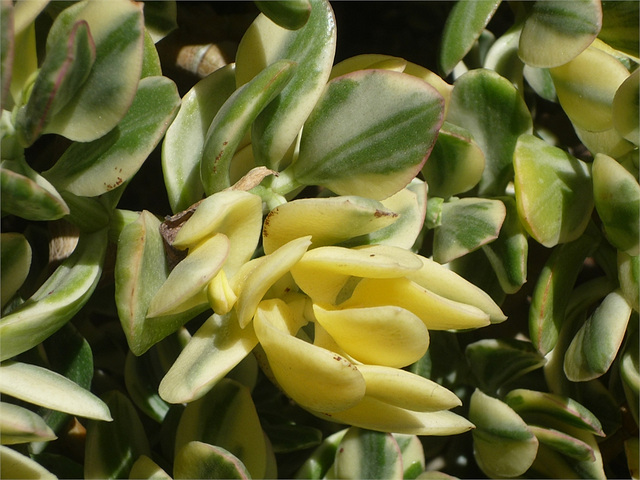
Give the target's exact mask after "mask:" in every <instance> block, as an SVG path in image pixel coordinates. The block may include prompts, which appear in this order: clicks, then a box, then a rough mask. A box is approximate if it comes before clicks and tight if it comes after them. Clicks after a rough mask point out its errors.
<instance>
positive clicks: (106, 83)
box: [43, 0, 144, 142]
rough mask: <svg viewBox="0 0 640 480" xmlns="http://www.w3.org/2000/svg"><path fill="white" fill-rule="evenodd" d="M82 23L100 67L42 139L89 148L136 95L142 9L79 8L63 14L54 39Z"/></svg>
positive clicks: (124, 4)
mask: <svg viewBox="0 0 640 480" xmlns="http://www.w3.org/2000/svg"><path fill="white" fill-rule="evenodd" d="M80 20H84V21H86V22H87V23H88V25H89V30H90V31H91V35H92V36H93V40H94V42H95V46H96V61H95V63H94V65H93V68H92V69H91V73H90V74H89V76H88V78H87V79H86V81H85V82H84V83H83V84H82V86H81V87H80V88H79V89H78V91H77V92H76V94H75V95H74V97H73V99H71V100H70V101H69V102H67V104H66V105H65V106H64V108H62V109H61V110H60V111H59V112H58V113H57V114H56V115H54V116H53V118H52V119H51V121H50V123H49V125H48V126H47V127H46V128H45V129H44V132H43V133H57V134H59V135H62V136H64V137H67V138H69V139H71V140H75V141H79V142H90V141H92V140H95V139H97V138H99V137H101V136H103V135H105V134H106V133H107V132H109V131H110V130H112V129H113V128H114V127H115V126H116V124H118V122H120V120H121V119H122V117H124V115H125V114H126V112H127V110H128V109H129V106H130V105H131V102H132V101H133V98H134V96H135V95H136V90H137V87H138V79H139V78H140V71H141V68H142V57H143V50H144V48H143V43H144V41H143V40H144V25H143V18H142V4H141V3H139V4H136V3H132V2H128V1H125V0H118V1H112V2H108V3H105V2H91V1H86V0H85V1H83V2H79V3H76V4H74V5H72V6H71V7H68V8H66V9H65V10H64V11H63V12H62V13H60V15H59V16H58V18H57V21H56V24H55V25H54V27H55V28H52V29H51V31H50V35H51V36H52V38H56V36H62V35H63V34H62V33H60V32H58V29H59V30H62V31H66V30H69V29H70V28H72V25H73V24H74V23H75V22H77V21H80ZM114 71H117V72H118V75H114V74H113V72H114Z"/></svg>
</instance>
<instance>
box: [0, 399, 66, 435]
mask: <svg viewBox="0 0 640 480" xmlns="http://www.w3.org/2000/svg"><path fill="white" fill-rule="evenodd" d="M56 438H58V437H56V434H55V433H54V431H53V430H51V428H50V427H49V426H48V425H47V424H46V422H45V421H44V419H43V418H42V417H40V416H39V415H37V414H36V413H34V412H32V411H31V410H27V409H26V408H24V407H20V406H18V405H14V404H12V403H6V402H0V443H2V445H13V444H16V443H27V442H46V441H49V440H55V439H56Z"/></svg>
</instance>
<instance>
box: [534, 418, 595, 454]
mask: <svg viewBox="0 0 640 480" xmlns="http://www.w3.org/2000/svg"><path fill="white" fill-rule="evenodd" d="M529 429H530V430H531V431H532V432H533V434H534V435H535V436H536V438H537V439H538V441H539V442H540V443H541V444H543V445H546V446H547V447H549V448H552V449H553V450H556V451H558V452H560V453H561V454H562V455H566V456H568V457H571V458H575V459H576V460H581V461H587V460H590V461H595V455H594V454H593V448H591V446H589V445H588V444H587V443H585V442H583V441H582V440H580V439H578V438H575V437H572V436H571V435H567V434H566V433H564V432H560V431H558V430H554V429H552V428H542V427H536V426H534V425H529Z"/></svg>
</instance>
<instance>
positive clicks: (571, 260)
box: [529, 231, 598, 355]
mask: <svg viewBox="0 0 640 480" xmlns="http://www.w3.org/2000/svg"><path fill="white" fill-rule="evenodd" d="M588 232H589V231H588ZM597 243H598V240H597V236H594V235H592V234H591V233H590V234H585V235H582V236H581V237H579V238H578V239H577V240H574V241H573V242H569V243H565V244H562V245H558V246H556V247H555V249H554V250H553V252H552V253H551V256H550V257H549V259H548V260H547V262H546V263H545V265H544V267H543V268H542V271H541V272H540V275H539V276H538V280H537V282H536V285H535V287H534V290H533V295H532V300H531V308H530V309H529V335H530V336H531V341H532V342H533V344H534V346H535V347H536V348H537V349H538V351H540V353H542V354H543V355H546V354H547V353H548V352H549V351H551V350H552V349H553V347H554V346H555V345H556V342H557V340H558V334H559V332H560V329H561V327H562V324H563V322H564V318H565V310H566V308H567V305H568V303H569V297H570V296H569V295H567V292H570V291H571V290H572V289H573V286H574V284H575V282H576V279H577V278H578V273H579V272H580V270H582V266H583V263H584V260H585V258H587V257H588V256H589V255H591V253H592V252H593V251H594V250H595V248H596V246H597Z"/></svg>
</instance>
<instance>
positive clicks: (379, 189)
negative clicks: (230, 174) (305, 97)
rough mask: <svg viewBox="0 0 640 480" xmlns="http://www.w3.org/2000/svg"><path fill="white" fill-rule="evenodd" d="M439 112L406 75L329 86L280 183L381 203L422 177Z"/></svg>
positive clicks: (341, 80)
mask: <svg viewBox="0 0 640 480" xmlns="http://www.w3.org/2000/svg"><path fill="white" fill-rule="evenodd" d="M443 109H444V100H443V99H442V97H441V96H440V94H439V93H437V91H436V90H435V89H434V88H433V87H431V86H430V85H429V84H428V83H426V82H424V81H423V80H421V79H418V78H416V77H414V76H411V75H407V74H404V73H398V72H393V71H389V70H361V71H357V72H354V73H351V74H347V75H344V76H342V77H338V78H335V79H333V80H332V81H331V82H329V84H328V86H327V89H326V90H325V93H324V95H323V96H322V98H321V99H320V101H319V102H318V104H317V105H316V107H315V109H314V110H313V112H312V113H311V115H310V116H309V119H308V120H307V122H306V123H305V126H304V129H303V132H302V138H301V141H300V155H299V157H298V160H297V161H296V162H295V163H294V164H293V165H292V166H291V167H290V168H289V169H288V170H285V172H283V174H281V177H285V178H286V177H287V176H289V177H290V178H292V179H293V180H294V182H296V183H298V184H304V185H321V186H324V187H327V188H329V189H330V190H332V191H334V192H335V193H337V194H339V195H360V196H364V197H369V198H373V199H376V200H382V199H384V198H386V197H388V196H390V195H393V194H394V193H396V192H398V191H399V190H401V189H402V188H404V187H405V186H406V185H407V184H408V183H409V182H410V181H411V179H412V178H413V177H415V176H416V174H417V173H418V172H419V171H420V169H421V168H422V165H423V164H424V162H425V160H426V158H427V156H428V155H429V153H430V151H431V149H432V148H433V145H434V143H435V140H436V136H437V132H438V130H439V128H440V126H441V124H442V116H443ZM287 172H289V175H287ZM275 185H277V182H274V186H275ZM274 188H277V187H274Z"/></svg>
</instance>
